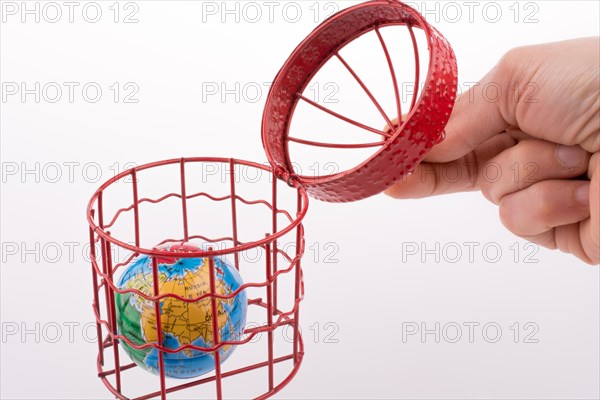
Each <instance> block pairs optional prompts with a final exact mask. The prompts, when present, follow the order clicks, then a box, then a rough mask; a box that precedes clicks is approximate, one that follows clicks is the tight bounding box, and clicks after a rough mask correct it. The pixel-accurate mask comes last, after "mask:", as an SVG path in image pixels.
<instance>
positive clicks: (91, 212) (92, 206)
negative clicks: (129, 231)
mask: <svg viewBox="0 0 600 400" xmlns="http://www.w3.org/2000/svg"><path fill="white" fill-rule="evenodd" d="M206 162H213V163H215V162H216V163H222V164H225V163H230V162H233V163H234V165H245V166H247V167H251V168H257V169H260V170H263V171H266V172H268V173H270V174H272V176H273V178H272V179H278V177H277V175H276V174H275V172H274V169H273V168H272V167H271V166H270V165H263V164H260V163H257V162H253V161H246V160H240V159H236V158H225V157H182V158H172V159H168V160H163V161H156V162H151V163H147V164H143V165H139V166H136V167H134V168H131V169H128V170H126V171H123V172H121V173H120V174H117V175H115V176H114V177H112V178H110V179H109V180H107V181H106V182H105V183H104V184H102V185H101V186H100V188H98V189H97V190H96V191H95V192H94V194H93V195H92V198H91V199H90V201H89V202H88V206H87V211H86V215H87V220H88V224H89V226H90V228H91V229H92V230H93V232H94V233H96V234H97V235H98V236H100V238H102V239H104V240H106V241H108V242H110V243H112V244H114V245H116V246H119V247H121V248H123V249H126V250H130V251H132V252H134V253H137V254H143V255H147V256H150V257H160V256H165V255H171V256H181V253H177V252H172V251H165V250H158V249H147V248H143V247H139V246H135V245H132V244H129V243H125V242H123V241H121V240H119V239H116V238H115V237H114V236H112V235H111V234H110V231H106V230H105V229H104V228H101V227H100V226H99V225H98V224H97V223H96V221H95V220H94V217H95V210H96V209H97V208H98V199H99V198H100V196H101V195H102V193H103V192H104V191H105V190H106V189H107V188H109V187H110V186H111V185H112V184H114V183H116V182H118V181H120V180H121V179H123V178H126V177H129V176H131V175H132V174H133V173H137V172H140V171H145V170H149V169H153V168H158V167H162V166H166V165H172V164H178V163H184V164H185V163H206ZM288 184H289V186H291V188H293V189H295V190H296V191H297V193H298V194H299V195H300V198H301V199H302V201H301V207H300V208H299V210H298V211H297V213H296V216H295V218H294V219H293V221H292V222H291V223H290V224H288V225H287V226H286V227H285V228H283V229H281V230H279V231H278V232H275V233H273V234H270V235H268V236H265V237H264V238H263V239H260V240H256V241H252V242H247V243H243V244H239V245H237V246H235V245H234V246H233V247H231V248H225V249H220V250H215V249H213V250H202V251H198V252H186V253H185V257H190V258H192V257H193V258H196V257H197V258H204V257H217V256H224V255H228V254H235V253H239V252H242V251H246V250H250V249H253V248H256V247H262V246H264V245H266V244H268V243H272V242H273V241H275V240H277V239H278V238H280V237H282V236H284V235H286V234H288V233H289V232H291V231H292V230H294V229H296V228H297V227H298V226H300V225H301V224H302V221H303V219H304V217H305V216H306V213H307V211H308V194H307V192H306V189H305V188H304V187H303V186H302V185H300V184H299V183H298V182H297V181H289V182H288ZM236 201H237V199H236ZM138 202H139V201H138ZM267 203H269V202H268V201H267ZM269 206H270V207H273V205H272V204H270V203H269Z"/></svg>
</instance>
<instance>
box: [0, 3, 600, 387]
mask: <svg viewBox="0 0 600 400" xmlns="http://www.w3.org/2000/svg"><path fill="white" fill-rule="evenodd" d="M7 3H11V2H6V1H2V2H1V4H2V10H3V14H2V25H1V28H0V29H1V39H0V51H1V53H0V55H1V62H0V67H1V71H0V74H1V76H0V80H1V81H2V84H3V93H2V95H3V98H2V103H1V107H2V110H1V115H0V124H1V125H0V127H1V146H2V151H1V156H2V193H1V200H2V215H1V220H2V226H1V233H2V239H1V240H2V246H3V247H2V267H1V300H2V304H1V319H2V343H1V346H2V347H1V351H2V354H1V385H0V386H1V392H0V396H1V397H2V398H3V399H34V398H35V399H46V398H54V399H104V398H109V396H108V392H107V391H106V389H105V388H104V387H103V386H102V384H101V382H100V381H99V380H98V379H97V377H96V369H95V353H96V345H95V343H91V342H90V341H89V340H87V335H89V336H90V337H91V336H93V330H92V329H90V330H89V332H87V333H86V332H85V331H84V330H83V327H84V326H85V324H88V323H89V322H91V321H92V320H93V315H92V311H91V307H90V305H91V301H92V290H91V277H90V275H91V274H90V267H89V263H87V262H86V260H85V258H84V254H83V251H82V248H83V245H84V244H85V242H86V240H87V233H88V231H87V225H86V220H85V214H84V211H85V207H86V205H87V201H88V199H89V198H90V197H91V195H92V193H93V192H94V190H95V189H96V188H97V187H98V186H99V185H100V182H103V181H104V180H106V179H108V178H110V177H111V176H112V175H113V174H114V170H115V169H118V170H122V169H123V168H124V165H125V164H127V163H135V164H138V165H139V164H142V163H146V162H151V161H156V160H162V159H168V158H173V157H181V156H225V157H231V156H233V157H237V158H242V159H248V160H253V161H258V162H264V161H265V155H264V151H263V149H262V146H261V140H260V119H261V117H262V107H263V105H264V101H265V98H266V94H267V89H266V87H265V86H263V89H264V90H263V92H262V94H261V95H260V96H259V98H258V99H256V97H257V96H256V94H255V93H254V92H252V94H251V95H250V96H251V98H249V96H248V95H244V93H241V92H238V94H239V96H240V98H239V99H236V98H235V95H229V96H226V97H225V98H224V99H222V98H221V97H220V94H219V95H215V96H209V97H207V98H205V99H203V95H202V90H203V88H206V83H216V84H217V85H221V84H222V83H225V84H226V85H227V87H229V88H235V85H236V82H239V83H240V87H242V88H243V87H244V85H247V84H253V85H254V86H256V84H258V85H259V86H260V85H263V84H264V83H266V82H270V81H271V80H272V79H273V77H274V76H275V74H276V73H277V71H278V69H279V67H280V66H281V65H282V64H283V62H284V61H285V59H286V57H287V56H288V55H289V53H290V52H291V51H292V50H293V48H294V47H295V46H296V45H297V44H298V43H299V42H300V41H301V40H302V38H303V37H304V36H305V35H307V34H308V33H309V32H310V31H311V30H312V29H313V28H314V27H315V26H316V25H317V22H320V21H322V20H323V19H324V18H325V17H326V16H328V15H329V13H330V11H331V10H333V9H341V8H345V7H348V6H350V5H353V4H356V3H355V2H347V1H339V2H332V3H331V4H329V3H327V2H320V3H318V4H317V3H316V2H313V1H303V2H296V3H294V4H295V5H294V6H293V7H294V10H295V9H296V6H297V7H298V8H299V9H300V12H301V15H300V18H299V21H297V22H292V21H293V20H294V19H295V18H296V17H295V15H294V12H293V10H289V7H291V6H288V8H286V9H287V10H288V12H289V14H285V13H283V11H282V10H283V9H284V7H285V5H286V4H287V3H293V2H281V3H277V5H276V8H274V14H273V21H270V20H269V19H270V18H269V14H268V10H269V8H267V6H266V5H265V3H256V4H258V7H259V9H261V10H262V12H263V16H262V18H260V19H259V20H258V21H257V22H252V21H250V19H255V14H254V13H252V14H244V12H243V10H244V8H243V7H244V4H245V3H243V2H242V3H239V4H238V5H237V6H235V4H234V3H235V2H227V3H228V7H230V9H234V7H238V10H240V11H239V13H238V14H237V15H236V14H232V15H222V14H221V12H222V7H223V4H222V2H201V1H175V2H173V1H170V2H167V1H136V2H133V3H132V4H133V5H131V4H130V5H127V6H126V5H125V2H121V3H120V4H118V7H117V8H118V9H119V10H120V13H119V16H118V18H117V20H118V22H114V20H113V19H114V18H115V14H114V6H113V2H112V1H109V2H103V1H101V2H98V4H99V7H100V8H101V9H102V17H101V19H100V21H99V22H97V23H90V22H88V21H86V20H85V18H84V17H83V16H82V9H83V8H84V6H85V5H86V4H87V3H85V2H82V3H78V7H77V8H75V13H74V22H73V23H70V22H69V20H68V8H67V7H66V6H65V5H64V4H63V3H62V2H59V3H58V5H59V7H60V9H61V10H62V13H63V15H62V19H61V20H60V21H58V22H56V23H51V22H49V21H48V20H47V19H52V18H54V15H55V14H54V11H53V10H50V9H48V8H46V10H47V11H48V12H49V13H50V14H48V15H41V16H40V21H39V22H36V21H35V15H26V16H25V18H26V20H25V22H22V21H21V17H22V15H21V9H22V7H24V5H23V4H22V3H21V2H16V3H11V4H10V5H7ZM35 3H36V2H26V4H27V6H28V7H31V8H33V7H35V5H34V4H35ZM203 3H204V4H203ZM207 3H210V8H207V7H208V6H207ZM450 3H452V5H450V6H448V4H449V3H445V2H440V3H436V2H428V4H427V9H428V10H430V11H429V14H428V15H427V19H428V21H429V22H430V23H432V24H433V25H435V26H436V27H437V28H438V29H439V30H440V31H441V32H442V33H443V34H444V35H445V36H446V37H447V38H448V40H449V41H450V43H451V44H452V45H453V48H454V50H455V52H456V55H457V59H458V62H459V71H460V78H459V81H460V84H461V86H464V85H465V83H468V82H476V81H477V80H478V79H480V78H481V77H482V76H483V74H485V73H486V72H487V71H488V70H489V69H490V68H492V67H493V66H494V64H495V63H496V62H497V60H498V59H499V58H500V56H501V55H502V54H503V53H504V52H505V51H507V50H508V49H510V48H512V47H516V46H521V45H526V44H534V43H541V42H547V41H555V40H563V39H569V38H576V37H581V36H590V35H598V31H599V19H598V18H599V17H598V15H600V12H599V6H598V2H595V1H536V2H520V3H518V4H516V3H515V2H513V1H506V2H505V1H501V2H496V3H494V4H493V5H492V6H489V5H487V6H486V4H487V3H485V2H482V3H479V2H476V3H477V5H476V8H475V9H474V13H473V15H472V16H469V13H468V12H469V8H468V7H467V5H466V4H465V3H462V2H458V3H454V2H450ZM37 4H38V7H40V12H42V10H43V7H44V5H46V3H45V2H41V3H37ZM413 4H416V5H417V6H418V7H420V8H421V10H422V11H423V7H425V5H424V3H423V2H418V3H413ZM515 4H516V5H515ZM13 6H14V7H17V8H18V10H17V14H15V15H12V12H9V13H7V12H6V11H7V10H14V8H12V7H13ZM111 6H112V7H113V9H111V8H110V7H111ZM213 6H214V7H216V8H214V7H213ZM7 7H8V8H7ZM126 7H127V8H126ZM486 7H487V8H486ZM490 7H491V8H490ZM215 9H216V10H217V13H216V14H214V15H213V13H207V10H215ZM456 9H458V10H459V11H460V12H461V14H460V17H457V14H456ZM484 9H486V10H487V12H488V14H486V13H484V12H483V10H484ZM498 9H499V10H500V11H501V14H500V15H499V16H498V21H497V22H495V23H494V22H492V20H494V19H496V15H495V11H496V10H498ZM316 10H319V13H318V15H317V14H316ZM516 10H519V13H518V14H516ZM88 11H89V13H90V14H89V15H88V16H91V17H94V13H93V10H88ZM247 11H248V12H250V11H251V10H247ZM132 12H134V15H133V16H132V18H133V19H137V20H138V22H137V23H124V21H123V19H124V17H125V16H126V15H128V14H130V13H132ZM45 17H47V18H45ZM470 17H472V19H471V18H470ZM222 18H223V19H225V23H223V22H222V20H221V19H222ZM236 18H237V19H238V20H237V21H236ZM373 51H375V50H373ZM365 58H367V57H366V56H365ZM573 62H577V60H573ZM383 72H387V71H383ZM384 75H385V74H384V73H381V76H382V78H381V82H385V81H384V80H383V79H384V78H383V76H384ZM22 82H25V83H26V85H28V86H27V87H28V88H33V87H34V85H35V82H40V84H41V86H42V87H43V86H44V85H45V84H47V83H49V82H58V83H60V84H61V85H62V83H63V82H77V83H79V85H80V86H78V88H76V89H75V97H74V99H73V102H70V101H69V99H68V91H67V89H66V87H65V86H63V89H64V91H63V97H62V98H61V99H60V100H59V101H58V102H56V103H51V102H49V101H48V96H50V97H54V94H51V95H48V96H44V95H43V93H42V96H41V98H40V101H39V103H36V101H35V99H34V95H28V96H26V97H25V99H24V100H23V99H22V98H21V97H20V93H19V94H16V95H13V96H7V93H6V92H5V88H6V87H7V86H6V84H7V83H9V85H10V83H17V84H18V85H20V84H21V83H22ZM89 82H95V83H97V84H98V85H100V87H101V88H102V90H103V94H102V97H101V98H100V99H99V101H98V102H96V103H92V102H90V101H88V100H86V99H85V98H83V96H82V94H81V88H82V86H83V85H85V84H86V83H89ZM115 82H118V84H119V87H120V90H121V92H120V95H121V96H120V98H119V99H118V101H117V102H116V103H115V100H114V97H113V96H114V91H112V90H111V89H110V87H111V85H113V84H114V83H115ZM381 82H380V83H381ZM127 83H134V84H135V86H133V87H137V88H139V91H138V92H137V93H136V94H135V96H134V98H135V99H137V100H138V102H137V103H125V102H124V101H123V97H122V96H123V95H124V94H127V93H130V91H131V90H130V89H131V87H132V86H129V87H128V88H129V89H128V88H125V87H124V85H125V84H127ZM376 84H377V83H375V85H376ZM340 85H341V86H339V93H338V94H337V96H338V97H343V95H344V89H345V86H343V85H342V84H340ZM348 90H350V89H348ZM90 93H91V92H90ZM246 94H247V93H246ZM6 96H7V97H6ZM348 157H349V156H348ZM36 163H40V164H36ZM52 163H57V164H58V165H59V166H60V169H59V172H61V177H60V179H58V181H57V182H56V183H52V182H51V181H54V180H56V179H54V178H55V177H56V169H53V168H55V166H56V164H52ZM65 163H75V164H68V165H73V176H72V177H71V176H69V168H68V167H67V166H66V165H65ZM90 163H97V164H93V165H92V166H91V167H88V168H89V169H86V170H84V166H88V165H90ZM36 165H38V166H37V167H36ZM97 165H99V166H100V172H101V179H100V182H96V179H94V178H95V176H94V175H96V172H97V170H98V169H97V168H96V166H97ZM129 166H131V165H129ZM15 168H16V170H15ZM36 168H37V170H38V175H36V173H35V172H33V173H29V174H24V173H23V171H24V169H33V170H35V169H36ZM70 178H73V179H70ZM306 239H307V246H309V247H311V246H312V250H307V254H306V256H305V261H304V265H303V266H304V270H305V284H306V298H305V301H304V302H303V304H302V323H301V325H302V328H303V331H304V332H305V333H304V335H305V342H306V357H305V361H304V364H303V365H302V368H301V370H300V372H299V374H298V376H297V377H296V379H295V380H294V381H293V382H292V383H291V384H290V385H289V386H288V387H286V388H285V389H284V390H283V391H282V392H281V393H280V394H278V395H277V396H278V398H286V399H287V398H297V399H300V398H302V399H306V398H337V399H348V398H355V399H366V398H390V399H391V398H515V399H517V398H519V399H521V398H579V399H584V398H585V399H592V398H598V396H599V380H598V376H599V373H600V371H599V347H598V343H599V341H598V337H599V331H598V329H599V324H598V321H599V317H598V315H599V310H598V302H599V298H598V288H599V276H598V273H599V271H598V269H597V268H595V267H589V266H587V265H584V264H583V263H581V262H579V261H578V260H576V259H575V258H573V257H570V256H568V255H564V254H561V253H558V252H553V251H547V250H545V249H541V248H540V249H538V248H536V247H531V246H530V245H528V244H527V243H525V242H523V241H521V240H519V239H517V238H516V237H514V236H512V235H511V234H510V233H508V232H507V231H505V230H504V228H503V227H502V225H501V224H500V222H499V220H498V217H497V209H496V207H495V206H493V205H491V204H489V203H488V202H487V201H486V200H485V199H484V198H483V197H482V196H481V195H480V194H478V193H471V194H458V195H452V196H445V197H439V198H432V199H426V200H419V201H393V200H391V199H388V198H386V197H383V196H379V197H375V198H372V199H369V200H365V201H362V202H358V203H353V204H324V203H320V202H318V201H311V203H310V210H309V213H308V216H307V218H306ZM67 243H74V244H72V245H68V244H67ZM465 243H476V244H475V245H473V246H476V247H474V253H473V254H472V255H470V254H469V247H468V246H469V245H465ZM328 244H329V245H328ZM69 246H73V248H74V251H73V256H72V257H71V256H70V254H69ZM411 246H412V247H411ZM415 246H416V248H417V254H411V253H410V252H407V251H406V250H407V249H409V248H410V249H414V248H415ZM436 246H437V247H436ZM457 247H458V249H459V250H460V251H461V252H462V253H461V254H459V255H458V256H457V255H456V254H457V253H456V252H455V250H456V248H457ZM425 248H426V249H434V251H433V253H434V254H428V253H426V252H424V251H423V250H424V249H425ZM436 248H437V249H439V250H437V251H436V250H435V249H436ZM484 248H485V249H487V250H489V252H488V251H483V249H484ZM27 249H34V250H33V251H32V252H30V253H28V252H27ZM36 249H37V250H36ZM57 249H58V250H59V251H60V252H59V253H58V254H57V253H56V250H57ZM316 249H319V250H318V251H317V250H316ZM444 249H445V250H444ZM497 249H500V254H499V255H497V254H496V251H497ZM516 249H519V251H518V253H517V250H516ZM528 255H530V257H529V258H528V257H527V256H528ZM363 289H369V290H371V294H368V295H364V294H362V295H357V293H360V292H361V290H363ZM328 323H329V325H327V328H326V324H328ZM436 323H439V326H440V328H439V332H440V334H441V335H440V336H441V337H440V338H439V343H436V338H435V335H434V334H428V335H426V336H425V337H421V335H420V333H419V334H416V335H412V336H406V337H405V340H404V341H403V335H402V333H403V331H404V333H406V329H408V327H414V326H418V327H419V329H421V328H427V329H435V326H436ZM465 323H476V324H479V325H478V326H476V327H475V330H474V336H473V340H472V343H471V342H470V340H469V332H468V328H467V326H466V325H465ZM515 323H518V324H519V325H518V328H516V325H514V324H515ZM527 323H530V324H529V325H527V328H525V326H526V325H525V324H527ZM316 324H318V325H316ZM371 324H373V325H374V326H375V327H376V328H375V329H374V330H373V328H371V326H372V325H371ZM422 324H424V325H422ZM448 324H450V325H448ZM454 324H458V325H459V326H461V327H462V337H461V338H460V339H459V340H458V342H457V343H451V341H452V340H449V339H452V338H453V337H454V331H452V330H446V331H444V329H443V328H444V326H446V327H448V329H450V328H451V327H452V326H455V325H454ZM486 324H492V325H493V326H494V327H495V326H499V327H500V328H501V329H502V332H501V337H499V338H498V341H497V342H496V343H490V342H491V340H489V339H490V337H491V338H492V339H493V338H494V336H496V335H495V332H494V329H491V330H489V331H488V335H487V336H486V335H485V334H484V333H483V332H482V327H483V326H484V325H486ZM69 326H72V327H73V328H72V332H70V330H69ZM57 327H59V331H58V333H59V334H60V335H59V336H57ZM511 327H512V329H511ZM15 329H16V330H15ZM534 329H535V330H536V331H535V333H534V334H533V336H531V337H529V339H530V340H526V339H525V336H526V335H527V334H528V333H532V332H533V330H534ZM25 330H29V331H30V333H26V332H25ZM515 330H517V331H518V332H519V337H518V338H515ZM316 332H318V333H319V335H318V336H317V334H316ZM444 332H445V333H446V335H444ZM328 334H330V335H329V336H327V335H328ZM515 339H517V340H516V342H517V343H515ZM527 342H532V343H527ZM233 357H235V355H234V356H233ZM238 382H241V383H240V384H238V386H236V387H235V388H231V391H230V392H228V393H230V394H229V396H232V397H236V398H241V397H244V393H245V391H244V387H243V386H244V381H243V380H241V381H238ZM254 383H255V382H247V384H248V385H249V386H251V384H252V385H254ZM152 390H154V389H152ZM180 398H194V393H193V392H187V393H184V394H181V395H180Z"/></svg>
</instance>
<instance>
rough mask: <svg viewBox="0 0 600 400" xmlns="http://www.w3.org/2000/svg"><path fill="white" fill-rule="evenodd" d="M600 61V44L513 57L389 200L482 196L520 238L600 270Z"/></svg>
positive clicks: (466, 102) (470, 99)
mask: <svg viewBox="0 0 600 400" xmlns="http://www.w3.org/2000/svg"><path fill="white" fill-rule="evenodd" d="M599 60H600V40H599V38H598V37H595V38H585V39H576V40H569V41H564V42H557V43H548V44H543V45H536V46H528V47H521V48H516V49H513V50H511V51H509V52H508V53H507V54H506V55H505V56H504V57H503V58H502V59H501V60H500V62H499V63H498V64H497V65H496V67H495V68H494V69H492V71H490V72H489V73H488V74H487V75H486V76H485V77H484V78H483V80H482V81H481V82H480V85H478V86H475V87H473V88H472V89H471V90H470V91H469V92H466V93H464V94H463V95H462V96H461V97H460V98H459V99H458V101H457V103H456V106H455V108H454V111H453V113H452V116H451V118H450V121H449V122H448V125H447V127H446V140H445V141H444V142H442V143H441V144H439V145H437V146H435V147H434V148H433V150H432V151H431V153H430V154H429V155H428V156H427V157H426V159H425V161H424V162H423V163H421V164H420V165H419V166H418V167H417V169H416V170H415V173H414V174H413V175H411V176H409V177H407V178H406V179H405V180H404V181H403V182H400V183H398V184H396V185H394V186H393V187H391V188H390V189H389V190H388V191H386V193H387V194H388V195H390V196H392V197H394V198H398V199H408V198H412V199H415V198H422V197H428V196H435V195H440V194H446V193H454V192H462V191H472V190H481V192H482V193H483V195H484V196H485V197H486V198H487V199H488V200H490V201H492V202H493V203H495V204H497V205H498V206H499V210H500V218H501V220H502V222H503V224H504V225H505V226H506V227H507V228H508V229H509V230H510V231H512V232H513V233H515V234H516V235H518V236H520V237H522V238H524V239H526V240H529V241H531V242H534V243H537V244H539V245H541V246H544V247H547V248H550V249H560V250H562V251H564V252H567V253H570V254H573V255H575V256H577V257H578V258H580V259H581V260H583V261H585V262H586V263H589V264H599V263H600V75H599V74H600V65H599V64H600V61H599ZM483 88H487V90H483ZM498 89H499V91H498V92H497V93H494V90H498ZM492 98H497V101H493V100H492ZM448 171H452V173H451V176H452V178H453V179H448V178H447V177H448V175H449V174H450V172H448ZM455 176H456V178H457V179H454V177H455ZM582 178H583V179H582Z"/></svg>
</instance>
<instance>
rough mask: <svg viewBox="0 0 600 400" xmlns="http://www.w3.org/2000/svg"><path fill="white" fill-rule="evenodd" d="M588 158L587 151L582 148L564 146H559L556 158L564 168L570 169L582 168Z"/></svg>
mask: <svg viewBox="0 0 600 400" xmlns="http://www.w3.org/2000/svg"><path fill="white" fill-rule="evenodd" d="M586 156H587V154H586V151H585V150H584V149H582V148H581V147H580V146H564V145H562V144H559V145H558V148H557V149H556V158H557V159H558V161H559V162H560V163H561V164H562V166H563V167H565V168H569V169H575V168H581V167H582V166H583V163H584V162H585V158H586Z"/></svg>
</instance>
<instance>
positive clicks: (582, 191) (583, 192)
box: [575, 183, 590, 206]
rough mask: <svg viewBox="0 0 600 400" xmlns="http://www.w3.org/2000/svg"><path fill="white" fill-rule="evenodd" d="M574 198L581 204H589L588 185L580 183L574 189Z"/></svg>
mask: <svg viewBox="0 0 600 400" xmlns="http://www.w3.org/2000/svg"><path fill="white" fill-rule="evenodd" d="M575 200H576V201H577V202H578V203H579V204H581V205H582V206H588V205H589V204H590V185H589V183H586V184H585V185H581V186H580V187H578V188H577V190H576V191H575Z"/></svg>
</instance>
